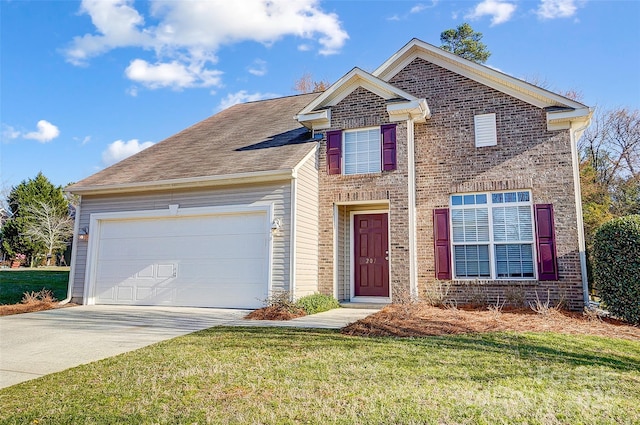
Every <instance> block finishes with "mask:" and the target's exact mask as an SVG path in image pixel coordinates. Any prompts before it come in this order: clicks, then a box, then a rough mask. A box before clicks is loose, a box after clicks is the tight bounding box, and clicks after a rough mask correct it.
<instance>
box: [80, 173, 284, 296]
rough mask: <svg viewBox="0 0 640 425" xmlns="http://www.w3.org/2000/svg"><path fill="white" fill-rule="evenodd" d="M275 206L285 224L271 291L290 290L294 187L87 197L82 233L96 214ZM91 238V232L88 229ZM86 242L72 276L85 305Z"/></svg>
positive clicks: (269, 185) (276, 248)
mask: <svg viewBox="0 0 640 425" xmlns="http://www.w3.org/2000/svg"><path fill="white" fill-rule="evenodd" d="M256 203H262V204H264V203H273V205H274V217H275V218H280V219H281V220H282V229H281V230H280V232H279V234H278V235H276V236H274V238H273V263H272V289H274V290H276V289H282V290H289V280H290V279H289V276H290V266H291V262H290V260H289V258H290V236H291V234H290V229H291V183H290V181H289V180H286V181H283V182H277V183H265V184H252V185H233V186H221V187H215V188H210V189H200V188H199V189H193V190H184V189H182V190H168V191H157V192H148V193H135V194H122V195H120V194H117V195H94V196H91V195H84V196H83V197H82V203H81V208H80V217H79V220H80V223H79V229H84V228H89V222H90V216H91V214H95V213H107V212H120V211H145V210H159V209H168V208H169V205H174V204H178V205H179V206H180V208H193V207H216V206H226V205H254V204H256ZM89 237H90V238H91V229H89ZM87 247H88V244H87V242H78V243H77V246H76V263H75V269H74V270H72V273H73V292H72V294H71V296H72V300H73V301H74V302H82V298H83V294H84V279H85V272H86V266H87Z"/></svg>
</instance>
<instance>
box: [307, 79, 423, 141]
mask: <svg viewBox="0 0 640 425" xmlns="http://www.w3.org/2000/svg"><path fill="white" fill-rule="evenodd" d="M358 87H362V88H364V89H367V90H369V91H370V92H372V93H374V94H376V95H378V96H380V97H381V98H383V99H385V100H386V101H388V105H387V112H389V114H390V115H391V116H392V121H393V117H394V116H395V117H398V120H400V119H407V117H408V116H411V117H412V118H415V119H416V120H418V121H424V120H425V118H428V117H429V107H428V105H427V102H426V101H425V100H424V99H418V98H417V97H415V96H413V95H411V94H409V93H407V92H405V91H403V90H401V89H399V88H398V87H395V86H393V85H391V84H389V83H388V82H386V81H383V80H381V79H380V78H377V77H375V76H373V75H371V74H369V73H368V72H366V71H363V70H362V69H360V68H357V67H356V68H353V69H352V70H351V71H349V72H348V73H347V74H346V75H345V76H343V77H342V78H340V79H339V80H338V81H336V82H335V83H334V84H332V85H331V87H329V88H328V89H327V90H326V91H325V92H323V93H322V94H321V95H320V96H318V97H317V98H316V99H315V100H314V101H313V102H311V103H310V104H309V105H307V106H306V107H305V108H304V109H303V110H302V111H300V113H298V114H297V115H296V119H297V120H298V121H300V122H301V123H302V124H304V125H305V126H307V127H309V128H313V129H323V128H328V127H329V126H330V123H331V110H330V109H329V108H330V107H331V106H334V105H336V104H338V103H340V101H341V100H343V99H344V98H345V97H347V96H348V95H349V94H351V93H352V92H353V91H354V90H355V89H357V88H358Z"/></svg>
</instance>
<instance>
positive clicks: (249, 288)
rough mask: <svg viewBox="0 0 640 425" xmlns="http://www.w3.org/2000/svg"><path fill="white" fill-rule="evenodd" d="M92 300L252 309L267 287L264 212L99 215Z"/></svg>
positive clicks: (260, 300)
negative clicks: (118, 217)
mask: <svg viewBox="0 0 640 425" xmlns="http://www.w3.org/2000/svg"><path fill="white" fill-rule="evenodd" d="M99 228H100V231H99V235H98V237H99V240H98V243H97V244H96V245H94V246H95V247H96V248H97V253H96V255H95V256H94V258H95V261H96V272H95V281H94V285H93V286H94V291H93V293H94V297H95V298H94V300H95V303H96V304H127V305H169V306H193V307H229V308H256V307H260V306H261V305H262V301H263V300H264V299H265V298H266V297H267V291H268V279H269V275H268V269H269V264H268V261H269V249H268V243H269V234H268V233H269V223H268V217H267V213H266V212H265V211H259V212H255V211H252V212H246V213H233V214H215V215H206V216H191V217H189V216H187V217H170V218H167V217H163V218H156V219H150V218H146V219H135V220H101V222H100V226H99Z"/></svg>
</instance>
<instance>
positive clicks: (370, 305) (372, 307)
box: [340, 301, 390, 310]
mask: <svg viewBox="0 0 640 425" xmlns="http://www.w3.org/2000/svg"><path fill="white" fill-rule="evenodd" d="M389 304H390V303H354V302H351V301H342V302H341V303H340V307H342V308H361V309H364V308H366V309H368V310H382V309H383V308H385V307H386V306H388V305H389Z"/></svg>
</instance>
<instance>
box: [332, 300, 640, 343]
mask: <svg viewBox="0 0 640 425" xmlns="http://www.w3.org/2000/svg"><path fill="white" fill-rule="evenodd" d="M504 331H514V332H557V333H565V334H582V335H597V336H605V337H610V338H623V339H629V340H634V341H637V340H640V328H639V327H637V326H631V325H628V324H626V323H624V322H621V321H618V320H615V319H610V318H601V317H596V316H594V315H585V314H583V313H577V312H568V311H562V310H557V309H550V310H549V311H548V312H547V313H546V314H540V313H536V312H534V311H533V310H531V309H524V308H522V309H511V310H508V309H503V310H502V311H499V310H495V309H493V310H489V309H486V308H485V309H479V308H475V309H471V308H469V309H465V308H444V307H434V306H431V305H425V304H420V303H416V304H392V305H389V306H387V307H385V308H383V309H382V310H380V311H379V312H377V313H375V314H372V315H370V316H368V317H366V318H364V319H362V320H359V321H357V322H354V323H352V324H350V325H348V326H346V327H344V328H343V329H342V330H341V332H342V333H343V334H346V335H356V336H395V337H420V336H430V335H452V334H470V333H482V332H504Z"/></svg>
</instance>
